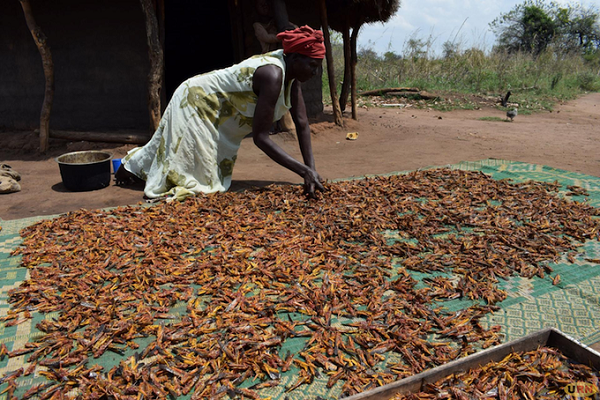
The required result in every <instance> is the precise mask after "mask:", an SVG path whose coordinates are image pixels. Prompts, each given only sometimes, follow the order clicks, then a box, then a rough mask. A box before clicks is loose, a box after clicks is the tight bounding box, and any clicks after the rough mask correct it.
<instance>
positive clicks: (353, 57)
mask: <svg viewBox="0 0 600 400" xmlns="http://www.w3.org/2000/svg"><path fill="white" fill-rule="evenodd" d="M359 30H360V25H358V26H355V27H354V28H352V36H351V39H350V45H351V48H352V55H351V62H350V65H351V70H350V71H351V72H350V74H351V76H352V80H351V82H352V84H351V89H350V101H351V102H352V119H354V120H357V121H358V115H357V113H356V64H357V63H358V55H357V53H356V45H357V43H356V42H357V40H358V31H359Z"/></svg>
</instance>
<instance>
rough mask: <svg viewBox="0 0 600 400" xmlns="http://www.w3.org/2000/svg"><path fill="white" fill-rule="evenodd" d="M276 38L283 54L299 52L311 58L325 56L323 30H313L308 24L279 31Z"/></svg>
mask: <svg viewBox="0 0 600 400" xmlns="http://www.w3.org/2000/svg"><path fill="white" fill-rule="evenodd" d="M277 38H278V39H279V40H281V44H282V45H283V52H284V53H285V54H289V53H299V54H303V55H305V56H308V57H311V58H321V59H323V58H325V45H324V44H323V32H321V31H319V30H314V29H313V28H311V27H310V26H308V25H304V26H301V27H300V28H296V29H294V30H292V31H284V32H281V33H280V34H278V35H277Z"/></svg>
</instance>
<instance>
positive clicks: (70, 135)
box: [50, 130, 150, 144]
mask: <svg viewBox="0 0 600 400" xmlns="http://www.w3.org/2000/svg"><path fill="white" fill-rule="evenodd" d="M50 137H51V138H54V139H65V140H73V141H85V142H106V143H124V144H125V143H127V144H146V143H147V142H148V140H150V135H146V134H139V133H106V132H73V131H55V130H52V131H51V132H50Z"/></svg>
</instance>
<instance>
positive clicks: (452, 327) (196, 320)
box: [4, 169, 600, 399]
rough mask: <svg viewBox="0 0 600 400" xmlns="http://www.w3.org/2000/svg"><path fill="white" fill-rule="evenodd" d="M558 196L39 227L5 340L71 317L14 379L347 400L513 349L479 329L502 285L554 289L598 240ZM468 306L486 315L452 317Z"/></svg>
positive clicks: (339, 205)
mask: <svg viewBox="0 0 600 400" xmlns="http://www.w3.org/2000/svg"><path fill="white" fill-rule="evenodd" d="M557 188H558V185H552V184H542V183H535V182H528V183H522V184H511V183H509V182H507V181H496V180H493V179H491V178H489V177H488V176H486V175H484V174H483V173H479V172H463V171H452V170H448V169H441V170H431V171H420V172H414V173H411V174H409V175H406V176H392V177H379V178H371V179H363V180H356V181H347V182H341V183H335V184H328V185H327V186H326V191H325V192H324V193H323V194H322V195H321V198H320V199H319V200H318V201H306V200H305V198H304V197H303V196H302V194H301V192H300V190H301V189H300V188H291V187H289V186H287V187H270V188H267V189H263V190H257V191H248V192H244V193H225V194H219V195H211V196H204V197H198V198H194V199H188V200H187V201H185V202H183V203H176V202H174V203H168V204H162V205H158V206H154V207H149V208H140V207H126V208H119V209H116V210H112V211H106V212H103V211H79V212H74V213H70V214H67V215H64V216H61V217H59V218H56V219H54V220H50V221H44V222H40V223H38V224H36V225H34V226H31V227H29V228H27V229H25V230H24V231H23V232H22V235H23V236H24V243H23V246H22V247H21V248H20V249H19V250H18V251H17V252H16V253H17V254H22V256H23V265H24V266H26V267H27V268H29V269H30V275H31V278H30V279H29V280H27V281H26V282H24V283H23V284H22V285H21V286H20V287H19V288H17V289H15V290H13V291H12V292H11V293H10V302H11V305H12V310H11V312H10V313H9V315H8V317H7V325H8V324H16V323H20V322H22V321H23V320H25V319H27V318H30V317H31V313H32V312H34V311H35V312H40V313H49V312H57V313H58V314H59V317H58V318H53V319H45V320H43V321H42V322H41V323H39V324H38V325H37V328H38V329H39V330H40V331H42V332H44V333H45V334H44V335H43V336H40V337H37V338H36V341H35V342H32V343H28V344H27V345H26V346H25V347H24V348H23V349H13V350H12V352H10V353H9V356H17V355H23V354H26V353H29V355H28V360H29V361H31V362H32V363H33V364H32V367H31V368H29V370H27V371H23V370H19V371H16V372H15V373H14V374H13V375H11V376H8V377H6V378H5V379H4V381H6V382H8V384H9V389H8V390H9V391H11V390H13V388H14V385H15V377H16V376H17V375H19V374H20V373H31V371H32V370H33V368H34V367H35V366H36V365H38V366H40V367H44V368H41V371H40V373H41V374H43V375H44V376H45V377H46V378H47V379H48V380H49V382H48V383H47V384H43V385H40V386H38V387H34V388H31V390H30V393H38V394H39V395H41V397H42V398H51V397H52V396H53V395H54V396H55V397H59V396H60V395H62V394H65V393H68V392H71V391H75V392H78V393H81V394H82V396H83V397H84V398H86V399H92V398H119V399H125V398H132V399H133V398H140V396H141V397H143V398H145V399H148V398H164V397H166V396H173V397H177V396H179V395H180V394H190V393H191V394H192V398H209V397H210V398H219V397H221V396H226V395H228V396H230V397H243V398H259V397H260V395H259V393H258V392H257V391H258V390H259V389H261V388H265V387H273V386H277V385H278V384H279V382H280V377H281V375H282V374H283V373H285V372H286V371H291V373H293V374H294V380H293V382H292V383H291V384H289V385H287V386H286V387H285V389H284V390H285V391H287V392H289V391H292V390H295V389H296V388H298V387H300V386H301V385H303V384H308V383H311V382H312V381H313V380H314V379H315V378H317V379H324V380H325V381H326V382H327V386H328V387H334V385H336V384H337V385H338V386H336V387H337V388H339V391H338V393H340V394H342V395H344V394H352V393H357V392H361V391H364V390H367V389H370V388H372V387H374V386H378V385H383V384H386V383H389V382H392V381H395V380H397V379H399V378H402V377H405V376H408V375H412V374H415V373H418V372H421V371H423V370H424V369H428V368H431V367H435V366H438V365H441V364H444V363H446V362H448V361H450V360H454V359H456V358H458V357H461V356H464V355H467V354H469V353H472V352H474V351H475V349H476V346H483V347H488V346H491V345H494V344H497V343H499V342H500V337H499V327H493V328H491V329H484V327H482V326H481V325H480V324H479V322H478V321H479V320H480V318H481V317H482V316H483V315H485V314H486V313H489V312H492V311H493V310H495V309H496V306H494V303H497V302H499V301H501V300H503V299H504V298H505V297H506V294H505V293H504V292H502V291H501V290H499V289H498V288H497V286H496V285H495V283H497V279H498V278H504V277H508V276H509V275H511V274H520V275H522V276H525V277H532V276H534V275H537V276H540V277H544V275H545V274H546V275H547V274H550V273H551V272H552V270H551V268H550V267H548V266H547V265H546V264H545V262H547V261H552V260H557V259H558V258H560V257H561V253H565V252H566V253H570V254H571V255H573V254H575V252H576V249H577V244H576V242H577V241H579V242H582V241H584V240H587V239H598V237H599V227H600V222H599V221H598V219H596V218H594V216H595V215H598V214H599V212H598V210H596V209H594V208H592V207H589V206H587V205H585V204H580V203H574V202H569V201H567V200H563V199H561V198H559V197H558V196H557V195H556V193H553V192H554V191H556V190H557ZM396 231H397V232H398V235H397V236H396V237H395V240H391V238H392V236H393V235H391V234H390V232H396ZM409 270H414V271H422V272H429V273H431V275H430V276H431V277H432V278H431V279H425V280H423V281H422V282H418V281H417V280H415V279H414V278H412V277H411V275H410V271H409ZM441 273H445V274H444V275H443V276H448V275H449V274H454V275H455V276H456V277H457V278H456V279H450V278H447V277H442V276H441V275H440V274H441ZM552 279H554V280H555V281H558V277H557V276H554V277H552ZM417 284H419V286H417ZM459 297H465V298H469V299H472V300H474V301H475V305H473V306H471V307H468V308H466V309H464V310H462V311H460V312H457V313H450V312H448V311H447V310H444V308H443V302H444V300H447V299H455V298H459ZM182 304H183V306H182V307H180V308H181V309H182V312H175V311H174V310H173V307H175V306H177V305H179V306H181V305H182ZM434 336H435V338H436V339H437V340H431V339H432V337H434ZM140 338H146V339H145V340H146V341H147V342H148V341H150V339H151V343H150V344H149V345H147V346H146V345H144V346H140V345H139V343H138V342H140V340H141V339H140ZM137 339H140V340H137ZM298 341H300V342H301V344H300V345H299V346H297V348H294V347H293V346H287V344H288V343H290V342H294V343H298ZM302 341H303V342H302ZM130 349H137V350H136V353H135V356H131V357H124V359H123V360H122V362H121V363H120V365H118V366H117V367H114V368H112V369H111V370H109V371H106V370H103V369H102V367H100V366H98V365H95V362H94V358H96V357H100V356H101V355H102V354H103V353H105V352H116V353H123V352H124V351H125V350H128V351H131V350H130ZM287 349H292V351H290V352H288V351H286V350H287ZM11 385H12V386H11ZM298 390H302V389H298ZM334 390H335V389H334ZM103 396H104V397H103Z"/></svg>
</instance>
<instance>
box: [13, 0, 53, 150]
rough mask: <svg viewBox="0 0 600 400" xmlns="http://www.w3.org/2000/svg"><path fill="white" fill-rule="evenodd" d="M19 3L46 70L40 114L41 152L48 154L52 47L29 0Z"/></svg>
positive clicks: (51, 97)
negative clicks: (36, 20) (37, 21)
mask: <svg viewBox="0 0 600 400" xmlns="http://www.w3.org/2000/svg"><path fill="white" fill-rule="evenodd" d="M19 2H20V3H21V8H23V14H25V22H27V27H28V28H29V32H31V36H33V41H34V42H35V45H36V46H37V48H38V51H39V52H40V55H41V56H42V66H43V68H44V78H45V80H46V86H45V90H44V102H43V103H42V111H41V114H40V152H41V153H46V152H47V151H48V146H49V143H48V140H49V138H50V113H51V111H52V100H53V99H54V63H53V62H52V53H51V52H50V46H48V38H47V37H46V35H44V32H42V30H41V29H40V27H39V26H38V24H37V23H36V22H35V18H34V17H33V12H32V11H31V4H30V3H29V0H19Z"/></svg>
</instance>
